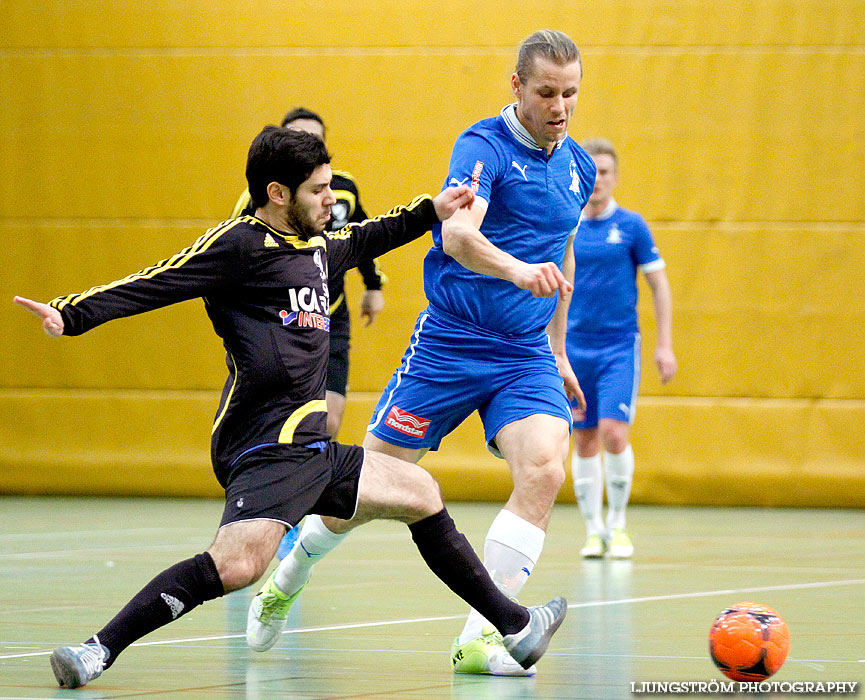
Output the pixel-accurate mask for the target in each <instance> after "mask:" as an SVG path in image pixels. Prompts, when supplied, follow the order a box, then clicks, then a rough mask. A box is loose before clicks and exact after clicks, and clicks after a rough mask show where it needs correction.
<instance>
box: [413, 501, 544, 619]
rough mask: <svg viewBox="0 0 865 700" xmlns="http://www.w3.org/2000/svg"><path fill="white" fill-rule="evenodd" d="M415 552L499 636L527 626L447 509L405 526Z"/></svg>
mask: <svg viewBox="0 0 865 700" xmlns="http://www.w3.org/2000/svg"><path fill="white" fill-rule="evenodd" d="M408 528H409V530H411V536H412V539H413V540H414V543H415V544H416V545H417V548H418V551H420V553H421V556H422V557H423V558H424V561H425V562H426V564H427V566H428V567H429V568H430V569H431V570H432V572H433V573H434V574H435V575H436V576H438V577H439V578H440V579H441V580H442V581H444V582H445V584H447V586H448V588H450V589H451V590H452V591H453V592H454V593H456V594H457V595H458V596H459V597H460V598H462V599H463V600H464V601H466V602H467V603H468V604H469V605H471V606H472V607H473V608H474V609H475V610H477V611H478V612H479V613H480V614H481V615H483V616H484V617H485V618H487V620H489V621H490V622H491V623H493V624H494V625H495V626H496V629H498V631H499V632H501V633H502V634H514V633H515V632H519V631H520V630H521V629H522V628H523V627H525V626H526V624H528V621H529V614H528V612H527V611H526V609H525V608H524V607H522V606H521V605H518V604H517V603H515V602H514V601H512V600H511V599H510V598H508V597H507V596H506V595H505V594H504V593H502V592H501V591H500V590H499V588H498V586H496V584H495V583H493V580H492V579H491V578H490V574H489V572H488V571H487V570H486V568H484V565H483V564H482V563H481V560H480V559H478V555H477V554H476V553H475V550H473V549H472V546H471V545H470V544H469V541H468V540H467V539H466V538H465V536H464V535H463V534H462V533H461V532H459V531H458V530H457V528H456V525H454V521H453V520H452V519H451V516H450V515H448V512H447V509H445V508H442V510H441V511H439V512H438V513H436V514H435V515H431V516H429V517H428V518H424V519H423V520H421V521H419V522H416V523H414V524H413V525H409V526H408Z"/></svg>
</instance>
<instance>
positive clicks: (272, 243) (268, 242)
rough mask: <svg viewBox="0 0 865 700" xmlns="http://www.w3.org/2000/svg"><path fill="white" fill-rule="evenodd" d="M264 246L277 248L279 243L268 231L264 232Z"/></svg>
mask: <svg viewBox="0 0 865 700" xmlns="http://www.w3.org/2000/svg"><path fill="white" fill-rule="evenodd" d="M264 247H265V248H279V243H277V242H276V240H275V239H274V238H273V236H271V235H270V234H269V233H266V234H264Z"/></svg>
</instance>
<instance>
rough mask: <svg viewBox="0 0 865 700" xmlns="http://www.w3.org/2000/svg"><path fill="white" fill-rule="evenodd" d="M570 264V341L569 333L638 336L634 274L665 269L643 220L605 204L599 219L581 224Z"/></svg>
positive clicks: (613, 204) (630, 212)
mask: <svg viewBox="0 0 865 700" xmlns="http://www.w3.org/2000/svg"><path fill="white" fill-rule="evenodd" d="M574 259H575V261H576V272H575V274H574V296H573V299H572V300H571V306H570V309H569V311H568V336H569V342H570V337H571V335H572V334H578V335H586V334H589V335H595V336H597V335H600V336H609V337H612V336H623V335H626V334H633V333H638V332H639V326H638V323H637V270H641V271H642V272H643V273H648V272H652V271H653V270H660V269H662V268H663V267H664V266H665V263H664V260H663V259H662V258H661V255H660V253H659V252H658V248H657V247H656V246H655V241H654V240H653V239H652V233H651V232H650V231H649V227H648V226H647V225H646V222H645V221H644V220H643V217H641V216H640V215H639V214H637V213H636V212H632V211H628V210H627V209H622V208H621V207H620V206H618V205H617V204H616V202H615V201H614V200H610V204H609V206H607V208H606V209H605V210H604V211H603V212H602V213H601V215H600V216H598V217H597V218H594V219H590V218H588V217H584V218H583V220H582V221H581V222H580V231H579V233H578V234H577V236H576V238H575V239H574Z"/></svg>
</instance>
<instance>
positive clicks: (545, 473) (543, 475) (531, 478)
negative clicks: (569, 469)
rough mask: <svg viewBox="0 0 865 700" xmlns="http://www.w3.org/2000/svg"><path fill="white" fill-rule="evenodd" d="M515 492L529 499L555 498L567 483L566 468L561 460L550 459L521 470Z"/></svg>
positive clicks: (515, 481) (515, 484)
mask: <svg viewBox="0 0 865 700" xmlns="http://www.w3.org/2000/svg"><path fill="white" fill-rule="evenodd" d="M520 474H521V476H520V478H518V479H515V480H514V490H515V491H517V492H519V493H521V494H522V495H526V496H529V497H537V498H543V499H547V500H549V499H550V498H555V497H556V494H558V492H559V489H561V488H562V485H563V484H564V483H565V467H564V464H563V462H562V460H560V459H549V460H547V461H545V462H541V463H537V464H533V465H532V466H531V467H528V468H525V469H521V470H520Z"/></svg>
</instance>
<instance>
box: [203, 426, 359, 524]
mask: <svg viewBox="0 0 865 700" xmlns="http://www.w3.org/2000/svg"><path fill="white" fill-rule="evenodd" d="M362 467H363V448H361V447H358V446H356V445H341V444H339V443H336V442H328V443H326V446H325V447H324V448H323V449H312V448H307V447H301V446H298V445H268V446H265V447H262V448H261V449H258V450H255V451H254V452H251V453H250V454H248V455H247V456H246V457H244V458H243V460H242V462H241V463H240V464H238V465H237V467H236V469H235V470H234V472H233V474H232V478H231V480H230V481H229V483H228V486H227V488H226V489H225V510H224V511H223V513H222V522H221V523H220V525H219V526H220V527H222V526H223V525H228V524H229V523H236V522H239V521H241V520H261V519H265V520H277V521H279V522H281V523H285V525H286V526H287V527H293V526H295V525H297V523H298V522H300V520H301V519H302V518H303V516H305V515H307V514H308V513H317V514H318V515H330V516H333V517H335V518H341V519H343V520H350V519H351V518H352V516H354V513H355V510H356V509H357V492H358V486H359V483H360V471H361V468H362Z"/></svg>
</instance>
